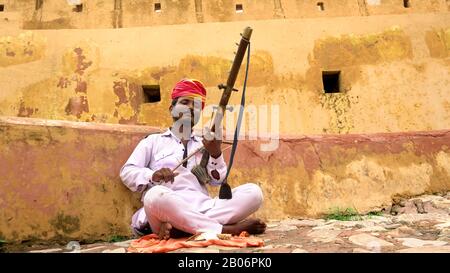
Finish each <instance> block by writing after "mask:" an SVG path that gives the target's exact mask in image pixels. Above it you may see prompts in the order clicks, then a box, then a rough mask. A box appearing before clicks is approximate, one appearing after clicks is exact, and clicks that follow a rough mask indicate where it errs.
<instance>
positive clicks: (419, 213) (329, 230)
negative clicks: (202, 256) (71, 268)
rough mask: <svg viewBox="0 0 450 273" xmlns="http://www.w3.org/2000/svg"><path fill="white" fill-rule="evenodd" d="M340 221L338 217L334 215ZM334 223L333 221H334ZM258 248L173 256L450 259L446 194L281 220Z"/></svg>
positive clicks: (120, 247)
mask: <svg viewBox="0 0 450 273" xmlns="http://www.w3.org/2000/svg"><path fill="white" fill-rule="evenodd" d="M338 216H339V215H338ZM336 218H337V217H336ZM260 237H261V238H263V239H264V241H265V246H264V247H261V248H245V249H239V248H229V247H218V246H210V247H207V248H190V249H180V250H177V251H175V252H213V253H219V252H221V253H223V252H264V253H268V252H291V253H306V252H350V253H351V252H353V253H361V252H446V253H450V192H448V193H446V194H441V195H424V196H420V197H416V198H413V199H409V200H405V199H400V198H397V199H396V200H394V203H393V205H392V206H391V207H389V208H387V209H386V210H385V212H384V213H379V214H378V215H365V216H356V217H353V219H351V220H347V221H342V220H335V219H329V220H324V219H283V220H279V221H270V222H268V229H267V232H266V233H265V234H263V235H261V236H260ZM130 242H131V240H128V241H122V242H115V243H95V244H86V245H81V246H80V248H79V249H78V248H77V243H76V242H72V243H69V244H68V245H67V246H63V247H61V246H55V247H52V248H46V249H42V247H39V246H32V247H31V248H29V249H26V250H25V251H24V252H82V253H92V252H100V253H108V252H114V253H125V252H126V248H127V247H128V245H129V243H130Z"/></svg>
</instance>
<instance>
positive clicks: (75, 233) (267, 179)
mask: <svg viewBox="0 0 450 273" xmlns="http://www.w3.org/2000/svg"><path fill="white" fill-rule="evenodd" d="M159 131H160V130H158V129H156V128H153V127H148V126H132V125H113V124H95V123H80V122H70V121H56V120H42V119H33V118H17V117H1V118H0V132H1V134H0V188H1V189H2V190H1V191H0V208H1V210H0V237H1V239H3V240H7V241H8V242H20V241H23V240H38V239H43V240H60V241H61V240H62V241H64V240H66V242H67V240H69V239H76V240H96V239H108V238H111V236H117V235H130V229H129V223H130V219H131V216H132V213H133V212H134V211H135V210H136V209H137V208H138V207H139V206H140V201H139V199H140V196H139V195H137V194H132V193H131V192H130V191H129V190H128V189H127V188H126V187H125V186H124V185H123V184H122V183H121V181H120V177H119V170H120V168H121V166H122V165H123V163H124V162H125V161H126V159H127V158H128V156H129V155H130V153H131V151H132V150H133V149H134V147H135V145H136V144H137V143H138V141H139V140H141V139H142V138H143V137H144V136H146V135H147V134H149V133H155V132H159ZM240 143H241V144H240V145H239V148H238V151H239V152H238V153H237V156H236V159H235V164H234V168H233V170H232V173H231V176H230V178H229V182H230V183H231V185H232V186H238V185H240V184H243V183H246V182H254V183H257V184H259V185H260V186H261V188H262V190H263V193H264V196H265V197H264V205H263V207H262V209H261V210H260V211H259V212H258V213H257V216H259V217H262V218H264V219H269V218H280V217H288V216H290V217H298V216H319V215H322V214H326V213H329V212H330V210H332V209H335V208H349V207H351V208H354V209H356V210H357V211H358V212H360V213H364V212H368V211H372V210H380V209H381V208H383V207H385V206H388V205H390V204H391V201H392V198H393V197H395V196H414V195H419V194H423V193H433V192H440V191H448V190H449V189H450V150H449V147H448V145H449V143H450V131H448V130H444V131H430V132H411V133H395V134H373V135H370V134H365V135H345V136H341V135H329V136H295V137H287V136H285V137H282V138H281V139H280V140H279V146H278V149H276V150H273V151H268V152H261V149H260V147H261V146H260V145H261V144H265V143H266V142H265V141H262V140H258V141H241V142H240ZM228 157H229V150H228V151H227V152H225V158H226V159H228ZM211 190H212V192H215V191H217V189H215V191H214V189H211Z"/></svg>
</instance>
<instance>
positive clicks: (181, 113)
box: [169, 97, 202, 127]
mask: <svg viewBox="0 0 450 273" xmlns="http://www.w3.org/2000/svg"><path fill="white" fill-rule="evenodd" d="M169 110H170V113H171V114H172V118H173V120H174V122H181V123H183V124H186V123H188V122H189V123H190V125H191V127H193V126H194V125H195V124H197V123H198V121H199V120H200V113H201V111H202V101H201V100H200V99H193V98H190V97H179V98H178V100H177V103H176V104H175V105H170V107H169Z"/></svg>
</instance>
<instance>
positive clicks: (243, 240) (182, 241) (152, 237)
mask: <svg viewBox="0 0 450 273" xmlns="http://www.w3.org/2000/svg"><path fill="white" fill-rule="evenodd" d="M210 245H218V246H226V247H240V248H244V247H261V246H264V241H263V240H262V239H261V238H257V237H247V236H242V235H240V236H232V237H230V238H229V239H225V240H224V239H219V238H217V237H216V238H212V239H206V240H191V238H179V239H172V238H170V239H168V240H159V239H158V235H156V234H149V235H146V236H143V237H141V238H139V239H137V240H134V241H132V242H131V244H130V246H129V248H128V252H134V253H163V252H169V251H174V250H177V249H180V248H190V247H208V246H210Z"/></svg>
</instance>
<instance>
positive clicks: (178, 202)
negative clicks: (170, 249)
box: [120, 130, 262, 233]
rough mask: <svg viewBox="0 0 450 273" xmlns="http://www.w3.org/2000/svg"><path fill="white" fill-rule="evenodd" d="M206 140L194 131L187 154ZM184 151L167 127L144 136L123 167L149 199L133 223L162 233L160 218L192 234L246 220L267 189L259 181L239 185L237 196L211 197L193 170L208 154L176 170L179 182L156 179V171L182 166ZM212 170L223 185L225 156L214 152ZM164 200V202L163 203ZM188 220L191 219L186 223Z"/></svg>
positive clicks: (129, 180)
mask: <svg viewBox="0 0 450 273" xmlns="http://www.w3.org/2000/svg"><path fill="white" fill-rule="evenodd" d="M202 145H203V144H202V139H201V137H198V136H195V135H192V136H191V139H190V140H189V142H188V143H187V149H188V151H187V154H190V153H191V152H193V151H195V150H197V149H198V148H199V147H201V146H202ZM183 154H184V145H183V144H182V142H181V141H180V139H178V138H177V137H176V136H175V135H174V134H173V133H172V132H171V131H170V130H167V131H166V132H164V133H162V134H153V135H149V136H147V137H146V138H144V139H143V140H141V141H140V142H139V144H138V145H137V147H136V148H135V150H134V151H133V153H132V154H131V156H130V158H129V159H128V161H127V162H126V163H125V165H124V166H123V167H122V169H121V171H120V177H121V179H122V181H123V182H124V184H125V185H126V186H127V187H128V188H129V189H130V190H132V191H138V192H142V198H141V200H142V201H143V202H144V207H143V208H141V209H139V210H138V211H137V212H136V213H135V214H134V215H133V218H132V227H133V228H136V229H141V228H142V227H144V226H145V225H148V223H150V226H151V227H152V231H153V232H158V230H159V223H160V222H170V223H171V224H173V225H174V226H175V227H176V228H179V229H182V230H184V231H187V232H191V233H195V232H198V231H204V230H208V231H211V232H216V233H220V231H221V229H222V225H223V224H227V223H229V222H230V221H233V222H236V221H240V220H242V219H244V218H246V217H247V216H248V215H250V214H251V213H253V212H254V211H256V210H257V209H258V208H259V206H260V205H261V202H262V192H261V190H260V188H259V187H258V186H257V185H255V184H246V185H242V186H240V187H237V188H235V189H233V199H231V200H219V199H217V198H211V197H210V196H209V194H208V191H207V188H206V187H205V186H201V185H200V184H199V182H198V181H197V178H196V177H195V176H194V175H193V174H192V173H191V172H190V170H191V169H192V168H193V167H194V166H195V165H197V164H200V161H201V157H202V153H198V154H197V155H195V156H193V157H191V158H190V159H189V160H188V163H187V167H186V168H184V167H183V166H180V167H179V168H178V169H177V170H176V172H178V173H179V175H178V176H176V177H175V181H174V182H173V183H170V182H168V183H163V184H160V183H158V182H157V181H152V180H151V178H152V176H153V173H154V172H155V171H157V170H159V169H161V168H170V169H173V168H174V167H175V166H177V165H178V164H179V163H180V162H181V161H182V159H183ZM213 170H216V171H217V172H218V174H219V179H214V178H213V176H212V175H211V172H212V171H213ZM207 171H208V173H209V175H210V176H211V178H212V181H211V183H210V184H211V185H213V186H217V185H220V184H221V182H222V181H223V179H224V178H225V175H226V171H227V166H226V163H225V161H224V159H223V155H221V156H220V157H219V158H216V159H215V158H213V157H210V158H209V161H208V165H207ZM147 192H148V193H147ZM163 195H164V197H163V198H161V197H162V196H163ZM163 203H164V206H162V205H161V204H163ZM168 204H169V205H168ZM180 212H181V213H180ZM187 221H188V222H189V224H186V222H187Z"/></svg>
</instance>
